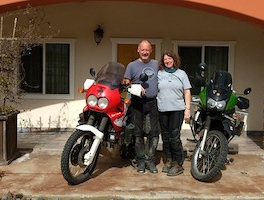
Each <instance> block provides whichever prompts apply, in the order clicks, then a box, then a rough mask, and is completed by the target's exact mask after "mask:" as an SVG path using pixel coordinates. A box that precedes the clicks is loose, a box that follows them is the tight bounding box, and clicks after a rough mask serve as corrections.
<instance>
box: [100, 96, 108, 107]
mask: <svg viewBox="0 0 264 200" xmlns="http://www.w3.org/2000/svg"><path fill="white" fill-rule="evenodd" d="M98 106H99V108H101V109H105V108H106V107H107V106H108V100H107V98H100V99H99V100H98Z"/></svg>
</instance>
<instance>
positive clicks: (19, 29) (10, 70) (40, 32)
mask: <svg viewBox="0 0 264 200" xmlns="http://www.w3.org/2000/svg"><path fill="white" fill-rule="evenodd" d="M44 18H45V15H44V11H43V10H42V9H40V8H33V7H30V6H27V7H26V8H25V9H19V10H17V11H14V12H12V13H5V14H4V15H3V16H1V17H0V94H1V95H0V165H4V164H8V163H9V162H10V161H12V160H13V159H14V158H15V157H16V155H17V153H18V152H17V114H18V113H19V103H20V100H21V99H22V94H23V91H22V90H21V84H24V78H25V73H24V72H25V70H24V68H23V63H22V61H21V58H22V57H23V56H24V55H25V54H27V53H30V50H31V49H32V48H33V47H34V46H36V45H39V44H41V43H42V42H43V41H44V40H46V39H48V38H50V37H51V34H50V24H49V22H47V21H45V20H44Z"/></svg>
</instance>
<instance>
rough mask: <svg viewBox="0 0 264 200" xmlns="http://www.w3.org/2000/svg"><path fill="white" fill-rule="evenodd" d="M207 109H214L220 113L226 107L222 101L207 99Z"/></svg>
mask: <svg viewBox="0 0 264 200" xmlns="http://www.w3.org/2000/svg"><path fill="white" fill-rule="evenodd" d="M207 107H208V108H210V109H213V108H216V109H217V110H219V111H222V110H224V109H225V107H226V102H225V101H224V100H223V101H215V100H213V99H211V98H209V99H208V100H207Z"/></svg>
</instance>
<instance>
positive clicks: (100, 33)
mask: <svg viewBox="0 0 264 200" xmlns="http://www.w3.org/2000/svg"><path fill="white" fill-rule="evenodd" d="M103 37H104V30H103V29H102V28H101V27H100V25H98V27H97V29H95V30H94V40H95V42H96V44H97V45H99V44H100V42H101V40H102V39H103Z"/></svg>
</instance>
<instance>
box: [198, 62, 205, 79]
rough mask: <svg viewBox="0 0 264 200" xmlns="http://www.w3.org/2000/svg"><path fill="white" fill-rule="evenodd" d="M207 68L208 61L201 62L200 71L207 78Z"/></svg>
mask: <svg viewBox="0 0 264 200" xmlns="http://www.w3.org/2000/svg"><path fill="white" fill-rule="evenodd" d="M206 70H207V64H206V63H200V64H199V71H200V76H201V77H203V78H205V71H206Z"/></svg>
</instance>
